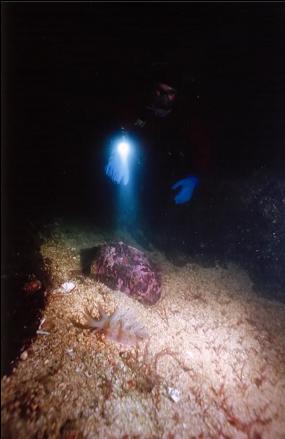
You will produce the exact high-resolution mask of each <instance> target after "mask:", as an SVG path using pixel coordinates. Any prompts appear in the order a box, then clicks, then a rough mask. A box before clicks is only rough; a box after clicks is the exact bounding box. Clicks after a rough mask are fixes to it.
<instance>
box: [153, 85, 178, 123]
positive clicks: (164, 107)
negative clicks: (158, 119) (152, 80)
mask: <svg viewBox="0 0 285 439" xmlns="http://www.w3.org/2000/svg"><path fill="white" fill-rule="evenodd" d="M176 97H177V91H176V89H175V88H174V87H172V86H171V85H169V84H167V83H165V82H157V83H156V84H155V86H154V88H153V91H152V96H151V106H152V107H153V108H154V109H155V110H157V111H156V113H157V115H158V116H161V115H162V114H164V112H169V111H171V110H172V109H173V107H174V104H175V101H176ZM159 110H161V111H159Z"/></svg>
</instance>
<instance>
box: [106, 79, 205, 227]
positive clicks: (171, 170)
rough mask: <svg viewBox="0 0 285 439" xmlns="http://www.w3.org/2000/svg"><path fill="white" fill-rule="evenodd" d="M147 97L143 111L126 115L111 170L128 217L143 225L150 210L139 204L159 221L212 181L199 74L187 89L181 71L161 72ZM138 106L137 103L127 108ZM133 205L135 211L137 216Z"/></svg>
mask: <svg viewBox="0 0 285 439" xmlns="http://www.w3.org/2000/svg"><path fill="white" fill-rule="evenodd" d="M189 92H190V93H189ZM143 95H144V96H143V99H142V102H141V103H140V104H141V112H140V114H139V115H138V116H136V115H132V111H131V112H130V113H131V114H126V115H123V116H122V119H123V127H122V128H121V140H122V141H121V142H120V144H119V145H117V146H113V147H112V148H111V149H110V150H109V155H108V157H107V162H106V164H105V174H106V176H107V177H108V178H109V179H110V181H111V182H112V183H113V184H115V185H117V186H118V187H120V188H121V189H120V194H121V196H122V194H124V195H123V196H125V203H121V204H124V207H123V208H122V209H123V210H124V215H125V216H124V217H125V221H129V223H131V222H133V223H136V224H138V223H141V218H144V217H145V212H144V213H141V211H140V209H135V207H134V205H135V204H136V205H139V206H140V208H141V207H142V206H147V207H146V211H147V215H148V216H149V215H150V216H151V217H153V218H155V220H154V221H153V222H156V224H158V225H159V224H160V223H161V221H163V219H162V216H164V217H165V216H167V215H168V216H169V212H170V211H171V210H172V211H177V208H179V207H180V209H181V208H182V206H183V205H184V206H186V205H189V203H191V200H192V198H193V196H194V194H195V193H196V192H197V190H198V188H199V186H200V185H201V184H203V182H204V181H205V179H207V176H208V175H209V173H210V168H211V149H212V145H211V136H210V132H209V124H208V123H207V121H206V119H207V117H205V114H203V110H202V108H201V103H200V96H199V91H198V90H197V81H195V80H194V78H191V83H190V87H189V86H188V87H187V90H185V86H184V84H181V82H180V84H179V82H178V81H177V75H176V73H175V72H174V74H172V73H171V71H170V72H169V71H166V72H165V71H159V73H158V74H156V75H155V76H154V78H152V81H151V83H150V84H149V86H148V87H147V90H144V93H143ZM132 98H133V97H132ZM136 106H137V105H134V104H133V103H131V104H130V105H129V106H127V107H129V108H131V109H132V108H134V107H136ZM125 112H126V113H127V112H128V108H126V109H125ZM130 139H132V140H134V143H135V144H136V146H137V147H136V154H135V155H136V159H135V160H134V161H133V162H132V163H131V161H130V162H128V160H127V155H128V153H129V152H128V150H127V148H128V140H130ZM134 180H136V188H137V192H136V194H133V197H132V198H130V196H129V195H127V194H128V191H127V189H128V188H130V187H132V188H133V187H134ZM124 188H125V189H124ZM131 200H132V201H131ZM132 205H133V211H134V210H136V214H135V215H132V214H131V210H132ZM170 215H171V214H170ZM174 215H176V213H174ZM135 216H136V219H135ZM138 218H139V219H140V221H138ZM152 225H153V224H152Z"/></svg>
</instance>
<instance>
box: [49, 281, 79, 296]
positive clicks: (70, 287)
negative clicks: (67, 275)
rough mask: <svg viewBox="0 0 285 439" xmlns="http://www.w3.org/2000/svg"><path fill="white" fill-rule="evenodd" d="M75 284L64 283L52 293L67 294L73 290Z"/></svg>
mask: <svg viewBox="0 0 285 439" xmlns="http://www.w3.org/2000/svg"><path fill="white" fill-rule="evenodd" d="M75 287H76V284H75V283H74V282H64V283H63V284H62V285H61V286H60V287H59V288H56V289H55V290H54V291H53V292H54V293H57V294H69V293H71V291H73V290H74V288H75Z"/></svg>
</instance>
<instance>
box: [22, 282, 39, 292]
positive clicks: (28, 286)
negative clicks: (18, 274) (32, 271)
mask: <svg viewBox="0 0 285 439" xmlns="http://www.w3.org/2000/svg"><path fill="white" fill-rule="evenodd" d="M42 287H43V286H42V283H41V281H40V280H38V279H32V280H30V281H29V282H26V283H25V285H24V286H23V291H24V292H25V293H26V294H34V293H37V292H38V291H40V290H41V289H42Z"/></svg>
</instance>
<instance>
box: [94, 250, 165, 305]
mask: <svg viewBox="0 0 285 439" xmlns="http://www.w3.org/2000/svg"><path fill="white" fill-rule="evenodd" d="M90 273H91V274H92V275H95V276H96V279H98V280H100V281H101V282H103V283H105V284H106V285H108V286H109V287H110V288H112V289H118V290H120V291H122V292H123V293H126V294H127V295H128V296H131V297H134V298H136V299H138V300H139V301H140V302H143V303H144V304H148V305H154V304H155V303H156V302H157V301H158V299H159V298H160V294H161V280H160V276H159V274H158V272H157V269H156V268H155V266H154V264H153V263H152V262H150V261H149V259H148V258H147V256H146V255H145V254H144V253H143V252H142V251H140V250H138V249H136V248H134V247H130V246H129V245H127V244H124V243H123V242H116V243H112V244H108V245H103V246H101V247H100V249H99V253H98V256H97V258H96V260H95V261H93V262H92V264H91V270H90Z"/></svg>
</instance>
